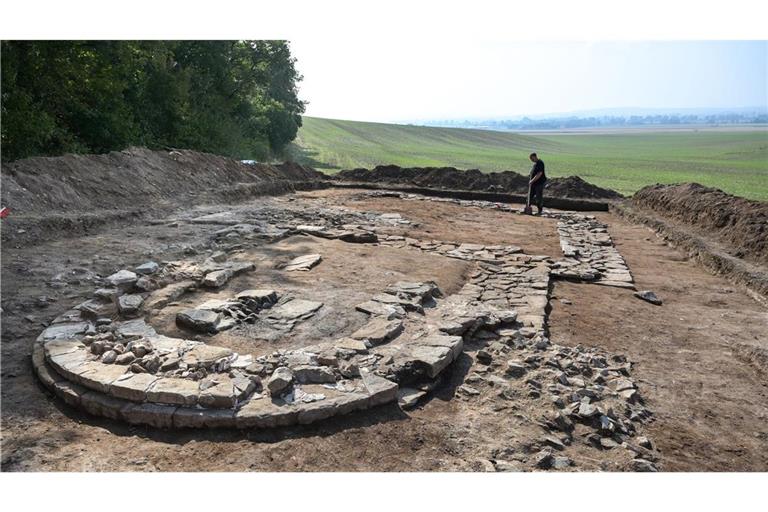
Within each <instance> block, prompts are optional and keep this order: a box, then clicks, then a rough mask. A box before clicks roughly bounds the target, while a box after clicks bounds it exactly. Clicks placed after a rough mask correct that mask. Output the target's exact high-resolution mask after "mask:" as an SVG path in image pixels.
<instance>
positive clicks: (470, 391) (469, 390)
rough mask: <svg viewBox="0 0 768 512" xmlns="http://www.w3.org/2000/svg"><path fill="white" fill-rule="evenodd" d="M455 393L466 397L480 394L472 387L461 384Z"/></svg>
mask: <svg viewBox="0 0 768 512" xmlns="http://www.w3.org/2000/svg"><path fill="white" fill-rule="evenodd" d="M456 391H458V392H459V393H461V394H462V395H467V396H477V395H479V394H480V391H478V390H477V389H475V388H473V387H472V386H468V385H466V384H462V385H461V386H459V387H458V388H457V389H456Z"/></svg>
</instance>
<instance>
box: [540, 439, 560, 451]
mask: <svg viewBox="0 0 768 512" xmlns="http://www.w3.org/2000/svg"><path fill="white" fill-rule="evenodd" d="M542 441H543V442H544V444H547V445H549V446H551V447H552V448H554V449H556V450H561V451H562V450H565V445H564V444H563V442H562V441H560V440H559V439H558V438H556V437H554V436H547V437H545V438H544V439H542Z"/></svg>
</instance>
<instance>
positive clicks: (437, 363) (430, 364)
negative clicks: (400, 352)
mask: <svg viewBox="0 0 768 512" xmlns="http://www.w3.org/2000/svg"><path fill="white" fill-rule="evenodd" d="M411 356H412V358H413V359H414V360H415V361H417V362H419V363H421V364H422V365H424V366H425V367H426V371H427V375H428V376H429V377H431V378H435V377H437V376H438V375H439V374H440V372H441V371H443V370H444V369H445V368H446V367H447V366H448V365H449V364H451V361H452V360H453V357H452V352H451V349H450V348H448V347H431V346H417V347H415V348H413V349H411Z"/></svg>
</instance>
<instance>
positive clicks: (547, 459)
mask: <svg viewBox="0 0 768 512" xmlns="http://www.w3.org/2000/svg"><path fill="white" fill-rule="evenodd" d="M553 462H554V458H553V457H552V451H551V450H541V451H540V452H539V453H537V454H536V455H534V457H533V463H534V465H535V466H536V467H537V468H541V469H549V468H550V467H552V463H553Z"/></svg>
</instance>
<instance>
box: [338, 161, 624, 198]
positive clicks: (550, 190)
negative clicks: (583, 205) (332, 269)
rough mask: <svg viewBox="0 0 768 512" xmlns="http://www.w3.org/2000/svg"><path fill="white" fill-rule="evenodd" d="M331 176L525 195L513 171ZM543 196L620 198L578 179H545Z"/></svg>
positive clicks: (386, 169) (524, 180)
mask: <svg viewBox="0 0 768 512" xmlns="http://www.w3.org/2000/svg"><path fill="white" fill-rule="evenodd" d="M335 177H336V179H340V180H345V181H358V182H374V183H397V184H400V185H415V186H419V187H432V188H445V189H451V190H477V191H495V192H504V193H508V194H526V193H527V192H528V177H527V176H523V175H522V174H518V173H516V172H513V171H504V172H491V173H483V172H480V171H479V170H477V169H470V170H466V171H465V170H460V169H456V168H455V167H399V166H397V165H379V166H376V167H375V168H373V169H351V170H345V171H341V172H339V173H338V174H336V176H335ZM545 194H547V195H551V196H554V197H564V198H581V199H620V198H621V197H622V195H621V194H619V193H618V192H615V191H613V190H609V189H605V188H601V187H598V186H596V185H592V184H590V183H587V182H586V181H584V180H582V179H581V178H579V177H578V176H570V177H568V178H550V179H548V180H547V188H546V192H545Z"/></svg>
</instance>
